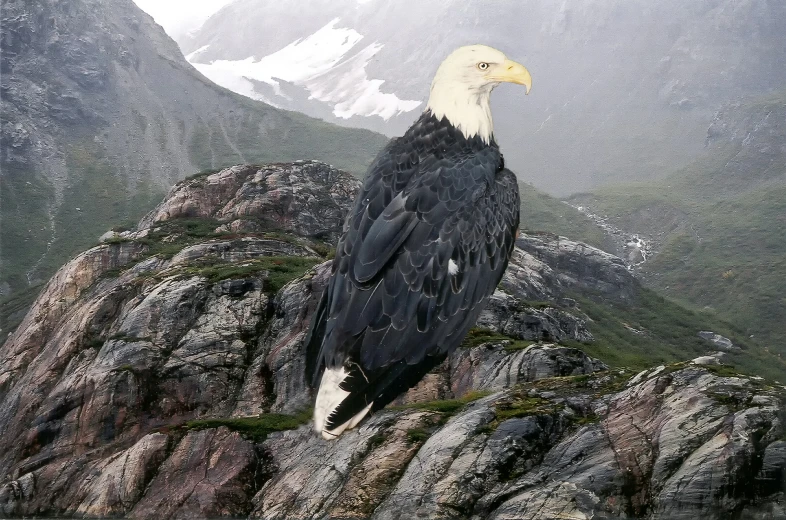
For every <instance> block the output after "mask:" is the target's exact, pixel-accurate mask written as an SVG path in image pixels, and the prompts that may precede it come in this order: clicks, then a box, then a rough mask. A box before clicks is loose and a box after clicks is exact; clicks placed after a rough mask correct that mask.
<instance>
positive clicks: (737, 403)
mask: <svg viewBox="0 0 786 520" xmlns="http://www.w3.org/2000/svg"><path fill="white" fill-rule="evenodd" d="M706 395H707V397H709V398H711V399H713V400H714V401H716V402H718V403H720V404H722V405H724V406H726V407H727V408H729V410H730V411H732V412H737V411H739V410H742V409H744V408H745V407H746V405H748V403H750V398H749V397H748V396H743V395H740V394H739V393H738V392H732V391H730V392H726V393H724V392H715V391H710V392H706Z"/></svg>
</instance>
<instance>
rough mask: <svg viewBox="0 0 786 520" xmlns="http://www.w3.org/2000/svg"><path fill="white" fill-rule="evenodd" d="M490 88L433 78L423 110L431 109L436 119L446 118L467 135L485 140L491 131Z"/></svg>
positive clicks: (492, 125) (487, 139)
mask: <svg viewBox="0 0 786 520" xmlns="http://www.w3.org/2000/svg"><path fill="white" fill-rule="evenodd" d="M492 88H493V86H491V85H487V86H485V87H484V88H479V89H478V88H469V87H467V86H466V85H464V84H461V83H455V82H441V81H436V80H435V81H434V83H433V84H432V85H431V95H430V96H429V99H428V105H427V106H426V110H431V113H432V114H434V116H435V117H436V118H437V119H442V118H443V117H445V118H447V120H448V121H449V122H450V124H452V125H453V126H455V127H456V128H458V129H459V130H460V131H461V133H462V134H464V137H466V138H467V139H471V138H473V137H475V136H478V137H480V138H481V139H482V140H483V142H484V143H486V144H489V143H490V142H491V139H492V135H493V134H494V124H493V122H492V121H491V107H490V106H489V96H490V94H491V89H492Z"/></svg>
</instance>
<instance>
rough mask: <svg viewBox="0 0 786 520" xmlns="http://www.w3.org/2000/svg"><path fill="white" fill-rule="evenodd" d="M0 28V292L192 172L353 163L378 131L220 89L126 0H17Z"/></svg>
mask: <svg viewBox="0 0 786 520" xmlns="http://www.w3.org/2000/svg"><path fill="white" fill-rule="evenodd" d="M2 27H3V32H2V42H1V44H2V47H1V48H0V51H1V52H0V55H1V56H2V58H1V59H2V63H1V64H0V70H1V71H2V77H3V79H2V90H1V94H2V106H1V107H0V109H1V110H2V128H1V129H0V160H1V161H2V163H1V164H0V171H1V172H2V173H1V174H0V182H2V190H0V197H1V199H0V222H2V228H1V229H0V273H2V274H1V275H0V295H6V294H9V293H10V292H12V291H13V290H16V289H21V288H24V287H27V286H30V285H35V284H36V283H39V282H40V281H41V280H44V279H46V278H47V277H48V276H49V275H50V274H51V273H52V272H53V270H54V269H55V268H57V267H58V266H59V265H60V264H61V263H62V262H63V261H64V260H65V259H66V258H68V256H70V255H71V254H73V253H74V252H76V251H78V250H80V249H82V248H84V247H86V246H87V245H89V244H91V243H94V241H95V240H96V238H97V237H98V235H100V234H101V233H103V232H104V230H105V229H106V228H107V227H109V226H111V225H113V224H116V223H122V222H126V221H129V220H130V221H135V220H137V219H138V218H139V217H140V216H141V215H142V214H144V213H145V212H146V211H147V210H149V209H150V208H151V207H152V206H153V205H154V204H155V202H157V201H158V200H160V198H161V196H162V195H163V194H164V193H165V191H166V190H167V189H168V188H169V186H171V185H172V184H173V183H174V182H175V181H176V180H177V179H181V178H183V177H184V176H185V175H186V174H190V173H192V172H194V171H199V170H202V169H208V168H218V167H222V166H226V165H229V164H235V163H240V162H267V161H271V160H294V159H310V158H319V159H322V160H325V161H329V162H331V163H334V164H336V165H338V166H341V167H344V168H347V169H349V170H352V171H356V172H361V171H363V169H364V168H365V166H366V165H367V164H368V163H369V162H370V160H371V158H372V157H373V155H374V153H375V152H376V150H377V149H378V148H379V147H381V146H382V145H383V144H384V142H385V141H386V139H385V138H383V137H382V136H379V135H376V134H373V133H371V132H368V131H363V130H349V129H343V128H337V127H334V126H332V125H330V124H327V123H324V122H322V121H318V120H314V119H311V118H308V117H305V116H302V115H300V114H295V113H291V112H285V111H281V110H278V109H275V108H273V107H270V106H267V105H264V104H262V103H259V102H254V101H251V100H249V99H247V98H244V97H242V96H239V95H237V94H235V93H233V92H230V91H228V90H226V89H224V88H221V87H218V86H217V85H215V84H213V83H212V82H210V81H209V80H207V79H206V78H205V77H204V76H202V75H201V74H200V73H199V72H197V71H196V70H194V69H193V67H192V66H190V65H189V64H188V63H187V62H186V61H185V59H184V58H183V56H182V53H181V52H180V50H179V49H178V47H177V45H176V44H175V43H174V42H173V41H172V40H171V39H170V38H169V37H168V36H167V35H166V34H165V33H164V32H163V30H162V29H161V28H160V27H159V26H158V25H156V24H155V23H154V22H153V21H152V19H151V18H150V17H149V16H148V15H146V14H145V13H143V12H142V11H141V10H140V9H138V8H137V7H136V6H135V5H134V4H133V3H132V2H131V0H119V1H109V0H75V1H68V2H62V1H55V0H44V1H42V2H26V1H23V0H13V1H9V2H4V3H3V10H2ZM306 153H308V154H309V156H304V154H306Z"/></svg>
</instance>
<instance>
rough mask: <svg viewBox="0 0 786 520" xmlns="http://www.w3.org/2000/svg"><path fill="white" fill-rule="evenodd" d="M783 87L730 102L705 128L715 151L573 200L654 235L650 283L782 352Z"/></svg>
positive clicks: (645, 271)
mask: <svg viewBox="0 0 786 520" xmlns="http://www.w3.org/2000/svg"><path fill="white" fill-rule="evenodd" d="M784 121H786V93H781V94H773V95H770V96H767V97H765V98H758V99H753V100H749V101H746V102H741V103H738V104H735V105H733V106H729V107H727V108H725V109H724V110H723V111H721V112H720V113H719V114H718V116H717V118H716V119H715V121H714V122H713V124H712V125H711V126H710V128H709V132H708V137H707V146H708V148H709V149H710V150H711V153H712V155H713V157H712V158H711V159H709V160H706V161H702V162H697V163H695V164H693V165H692V166H690V167H688V168H686V169H685V170H683V171H682V172H680V173H679V174H675V175H673V176H670V177H668V178H667V179H665V180H663V181H659V182H656V183H649V184H638V185H622V186H618V187H614V188H606V189H601V190H598V191H596V192H593V193H592V194H586V195H578V196H576V197H573V198H572V199H571V202H572V204H574V205H580V206H583V207H587V208H590V209H591V211H592V212H593V213H595V214H600V215H606V216H608V220H609V221H611V222H613V223H615V225H616V226H617V227H620V228H622V229H625V230H627V231H628V232H630V233H638V234H641V235H642V236H645V237H648V240H651V241H652V243H653V249H654V250H655V252H656V254H655V255H654V256H653V257H652V258H651V259H650V260H649V261H647V262H646V263H644V264H643V265H642V266H641V274H642V276H643V277H644V280H645V281H646V283H647V284H648V285H650V286H651V287H654V288H656V289H658V290H660V291H663V292H664V293H665V294H667V295H669V296H671V297H673V298H677V299H679V300H681V301H683V302H687V303H689V304H691V305H693V306H697V307H702V308H705V309H707V310H710V311H713V312H715V313H717V315H718V316H721V317H723V318H724V319H727V320H729V321H730V322H732V323H734V324H735V325H736V326H737V327H739V328H740V329H741V330H743V331H744V332H745V333H746V334H747V335H751V336H753V337H755V338H758V340H760V341H762V342H764V343H765V344H768V346H769V348H770V350H771V351H773V352H777V353H780V354H786V330H784V327H783V324H784V323H786V299H784V294H786V284H785V283H784V280H786V262H784V251H786V233H784V229H786V125H784V124H783V122H784Z"/></svg>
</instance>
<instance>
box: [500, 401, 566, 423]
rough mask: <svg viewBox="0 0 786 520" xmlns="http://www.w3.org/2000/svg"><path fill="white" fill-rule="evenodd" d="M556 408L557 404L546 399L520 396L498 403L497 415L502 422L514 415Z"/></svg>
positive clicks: (543, 412)
mask: <svg viewBox="0 0 786 520" xmlns="http://www.w3.org/2000/svg"><path fill="white" fill-rule="evenodd" d="M554 409H555V405H554V404H553V403H552V402H551V401H548V400H546V399H541V398H540V397H528V396H520V397H517V398H514V399H512V400H510V401H502V402H499V403H497V406H496V415H497V420H498V421H500V422H501V421H505V420H507V419H512V418H514V417H527V416H529V415H538V414H546V413H553V412H554Z"/></svg>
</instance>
